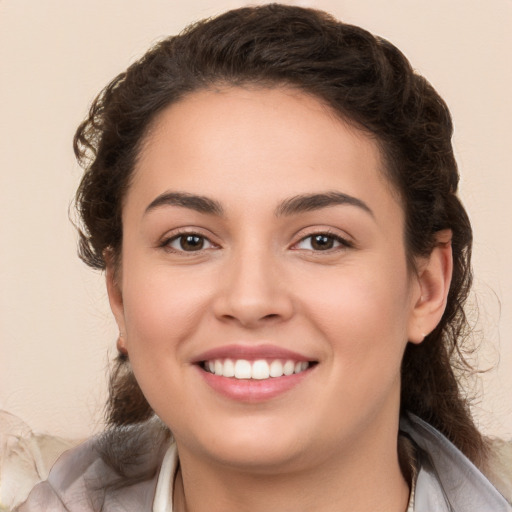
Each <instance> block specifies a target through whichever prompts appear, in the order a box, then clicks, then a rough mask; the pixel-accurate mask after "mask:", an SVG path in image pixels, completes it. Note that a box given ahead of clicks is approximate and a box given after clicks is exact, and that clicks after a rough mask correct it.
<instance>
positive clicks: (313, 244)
mask: <svg viewBox="0 0 512 512" xmlns="http://www.w3.org/2000/svg"><path fill="white" fill-rule="evenodd" d="M296 247H297V249H306V250H309V251H329V250H331V249H338V248H340V247H351V244H350V243H349V242H348V241H347V240H344V239H343V238H341V237H339V236H335V235H330V234H328V233H316V234H314V235H310V236H307V237H305V238H303V239H302V240H301V241H300V242H299V243H298V244H297V246H296Z"/></svg>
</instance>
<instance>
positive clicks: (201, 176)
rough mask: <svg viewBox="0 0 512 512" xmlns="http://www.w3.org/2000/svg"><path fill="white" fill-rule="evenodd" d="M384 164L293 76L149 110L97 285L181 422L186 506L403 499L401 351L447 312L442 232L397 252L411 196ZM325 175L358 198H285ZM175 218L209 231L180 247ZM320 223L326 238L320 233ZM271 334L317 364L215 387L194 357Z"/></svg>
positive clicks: (360, 507) (132, 354)
mask: <svg viewBox="0 0 512 512" xmlns="http://www.w3.org/2000/svg"><path fill="white" fill-rule="evenodd" d="M382 165H383V164H382V162H381V158H380V153H379V149H378V146H377V144H376V142H375V141H374V140H373V139H372V138H370V137H369V136H368V135H366V134H365V133H363V132H361V131H359V130H357V129H356V128H354V127H352V126H349V125H348V124H346V123H344V122H342V121H341V120H339V119H338V118H336V116H334V115H333V113H332V112H330V111H329V110H328V109H327V107H325V106H323V105H322V104H321V103H320V102H319V101H318V100H317V99H315V98H312V97H310V96H307V95H305V94H303V93H300V92H297V91H294V90H290V89H285V88H281V89H256V88H255V89H248V88H243V89H242V88H226V89H221V90H214V91H213V90H207V91H201V92H196V93H192V94H191V95H189V96H188V97H186V98H185V99H183V100H181V101H180V102H179V103H177V104H174V105H171V106H170V107H168V108H167V109H166V110H165V111H164V112H163V113H161V114H160V115H159V117H158V118H157V119H156V120H155V122H154V123H153V125H152V128H151V130H150V132H149V133H148V135H147V138H146V141H145V144H144V146H143V149H142V152H141V155H140V158H139V161H138V163H137V167H136V169H135V174H134V179H133V182H132V184H131V187H130V189H129V191H128V193H127V196H126V198H125V205H124V209H123V246H122V264H121V268H120V269H114V268H112V267H109V269H108V271H107V285H108V290H109V297H110V301H111V305H112V309H113V312H114V315H115V317H116V320H117V322H118V325H119V328H120V331H121V332H123V333H124V337H123V339H122V345H123V347H124V348H125V349H126V350H127V351H128V354H129V358H130V361H131V364H132V367H133V370H134V372H135V376H136V378H137V380H138V382H139V384H140V386H141V388H142V390H143V392H144V393H145V395H146V397H147V399H148V401H149V403H150V404H151V406H152V407H153V409H154V410H155V411H156V413H157V414H158V415H159V416H160V418H162V420H163V421H164V422H165V423H166V424H167V425H168V426H169V427H170V429H171V430H172V432H173V434H174V437H175V439H176V442H177V446H178V451H179V456H180V465H181V470H180V473H179V475H178V477H177V480H176V483H175V508H176V509H177V510H179V511H181V510H188V511H193V512H201V511H203V510H209V511H212V510H219V511H220V510H222V511H230V510H237V511H263V510H280V511H285V512H286V511H290V512H291V511H294V512H297V511H306V510H315V511H331V510H332V511H334V510H336V511H339V510H350V511H353V512H357V511H369V510H371V511H378V510H382V511H403V510H405V509H406V508H407V501H408V494H409V488H408V484H407V483H406V482H405V480H404V479H403V477H402V474H401V472H400V469H399V465H398V458H397V432H398V418H399V395H400V363H401V360H402V356H403V352H404V350H405V346H406V344H407V342H408V341H410V342H413V343H420V342H421V341H422V340H423V338H424V335H425V334H426V333H428V332H430V331H431V330H432V329H433V328H434V327H435V325H436V324H437V322H438V321H439V319H440V317H441V315H442V313H443V310H444V306H445V301H446V294H447V291H448V287H449V282H450V275H451V252H450V245H449V238H450V236H449V233H442V234H440V242H444V243H440V244H439V246H438V247H436V249H434V251H433V253H432V255H431V257H430V258H429V259H425V260H422V261H418V262H417V267H418V271H417V272H411V271H410V269H408V267H407V263H406V255H405V247H404V239H403V229H404V214H403V210H402V207H401V204H400V202H399V199H398V195H397V194H396V193H395V192H394V191H393V190H392V187H391V185H390V184H389V183H388V181H387V179H386V178H385V175H384V173H383V168H382ZM169 192H173V193H175V192H179V193H187V194H195V195H200V196H204V197H207V198H210V199H211V200H214V201H216V202H217V203H218V204H219V205H220V206H221V207H222V209H223V215H222V216H220V215H217V214H213V213H204V212H199V211H196V210H195V209H193V208H190V207H185V206H179V205H176V204H159V205H158V206H156V207H154V208H150V209H149V210H148V206H149V205H150V204H151V203H153V202H154V201H155V199H156V198H158V197H159V196H161V195H162V194H165V193H169ZM326 192H337V193H343V194H347V195H349V196H350V197H353V198H356V199H357V200H358V201H361V202H363V203H364V205H366V206H367V208H368V209H366V208H364V207H361V206H358V205H354V204H336V205H330V206H326V207H323V208H316V209H314V210H311V211H300V212H294V213H291V214H288V215H283V214H281V215H276V208H278V206H279V205H280V204H282V203H283V201H286V200H288V199H290V198H293V197H295V196H300V195H304V194H312V193H318V194H323V193H326ZM368 210H370V211H368ZM281 213H282V212H281ZM183 232H185V233H195V234H197V235H199V236H201V237H204V238H201V239H200V240H201V241H202V242H201V243H203V248H202V249H201V250H198V251H192V250H189V251H185V250H183V247H182V246H181V245H180V243H181V242H182V241H183V238H181V239H180V238H176V237H177V236H178V235H180V234H183ZM325 233H327V235H328V237H331V238H328V239H327V240H328V241H329V242H331V243H332V247H331V248H327V250H322V249H319V248H318V246H317V245H312V238H311V236H312V235H315V234H325ZM173 237H174V238H173ZM332 237H339V239H340V240H344V242H340V241H336V240H335V239H334V238H332ZM263 343H265V344H272V345H275V346H278V347H282V348H286V349H289V350H293V351H295V352H299V353H300V354H303V355H305V356H307V358H308V359H309V360H314V361H315V362H316V363H317V364H316V365H315V366H314V368H312V370H311V371H309V372H308V374H307V376H306V377H305V378H303V379H302V380H301V381H300V383H299V384H298V385H296V386H294V387H293V388H292V389H290V390H288V391H287V392H285V393H281V394H279V395H278V396H277V397H274V398H272V399H269V400H263V401H259V402H250V401H239V400H233V399H230V398H227V397H225V396H222V395H220V394H219V393H217V392H216V391H214V390H212V388H211V387H210V386H209V385H208V384H207V383H206V381H205V379H204V378H203V375H202V374H201V372H202V370H199V369H198V366H197V365H196V364H194V363H193V361H194V359H195V358H197V356H198V354H201V353H202V352H204V351H206V350H209V349H213V348H217V347H219V346H223V345H226V344H238V345H247V346H254V345H256V346H257V345H259V344H263Z"/></svg>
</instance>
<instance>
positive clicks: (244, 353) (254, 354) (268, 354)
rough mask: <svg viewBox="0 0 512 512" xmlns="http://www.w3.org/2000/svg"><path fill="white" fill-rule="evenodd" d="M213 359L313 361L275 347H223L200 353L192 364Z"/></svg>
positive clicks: (296, 353)
mask: <svg viewBox="0 0 512 512" xmlns="http://www.w3.org/2000/svg"><path fill="white" fill-rule="evenodd" d="M213 359H247V360H249V361H253V360H257V359H283V360H292V361H296V362H301V361H314V359H312V358H310V357H308V356H305V355H303V354H299V353H298V352H294V351H292V350H288V349H285V348H282V347H278V346H275V345H268V344H267V345H224V346H222V347H216V348H212V349H210V350H207V351H205V352H202V353H201V354H199V355H198V356H196V357H194V359H193V360H192V362H193V363H200V362H202V361H211V360H213Z"/></svg>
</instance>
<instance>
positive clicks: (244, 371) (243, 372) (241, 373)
mask: <svg viewBox="0 0 512 512" xmlns="http://www.w3.org/2000/svg"><path fill="white" fill-rule="evenodd" d="M215 375H221V373H217V372H215ZM251 377H252V371H251V363H250V362H249V361H246V360H245V359H239V360H238V361H237V362H236V363H235V378H237V379H250V378H251Z"/></svg>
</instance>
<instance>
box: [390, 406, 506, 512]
mask: <svg viewBox="0 0 512 512" xmlns="http://www.w3.org/2000/svg"><path fill="white" fill-rule="evenodd" d="M400 428H401V431H402V432H405V433H406V434H407V435H408V436H409V437H410V438H411V439H412V441H413V442H414V443H415V445H416V448H417V453H418V460H419V468H418V473H417V477H416V484H417V485H416V491H415V508H414V510H415V511H418V512H423V511H431V510H436V511H443V512H444V511H447V512H448V511H452V512H463V511H469V510H492V511H493V512H512V507H511V506H510V503H508V502H507V500H506V499H505V497H504V496H505V495H506V494H505V493H504V492H503V490H502V489H501V487H499V486H498V485H497V482H496V481H495V478H493V476H494V473H496V470H497V468H498V465H497V463H496V462H494V461H493V460H490V461H489V471H487V470H486V468H484V470H483V471H482V470H481V469H479V468H477V467H476V466H475V465H474V464H473V463H472V462H471V461H470V460H469V459H468V458H467V457H466V456H465V455H464V454H463V453H462V452H461V451H460V450H459V449H458V448H457V447H456V446H454V445H453V444H452V443H451V442H450V441H449V440H448V439H447V438H446V437H445V436H443V435H442V434H441V433H440V432H439V431H437V430H436V429H435V428H434V427H432V426H431V425H429V424H428V423H426V422H425V421H423V420H421V419H420V418H418V417H417V416H414V415H412V414H408V415H407V416H404V417H403V418H402V419H401V422H400ZM497 448H498V452H500V453H501V450H500V448H499V447H497ZM498 460H499V461H500V463H501V462H502V456H501V455H500V456H499V457H498ZM508 460H509V461H510V458H509V459H508ZM503 462H504V461H503ZM509 463H510V462H509ZM500 467H501V466H500ZM491 470H492V471H493V472H494V473H493V475H491ZM506 474H507V473H506V472H505V473H502V472H499V475H500V476H501V477H502V478H503V477H504V475H506ZM508 474H509V475H510V473H508ZM504 483H506V480H505V481H504ZM504 487H505V488H506V485H505V486H504Z"/></svg>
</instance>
